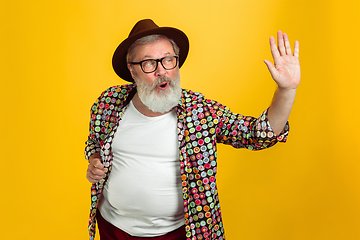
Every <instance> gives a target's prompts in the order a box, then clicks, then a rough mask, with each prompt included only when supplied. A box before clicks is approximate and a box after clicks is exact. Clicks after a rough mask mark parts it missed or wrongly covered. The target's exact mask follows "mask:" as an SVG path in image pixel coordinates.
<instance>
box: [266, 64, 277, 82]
mask: <svg viewBox="0 0 360 240" xmlns="http://www.w3.org/2000/svg"><path fill="white" fill-rule="evenodd" d="M264 63H265V64H266V66H267V68H268V69H269V72H270V74H271V76H272V77H273V78H274V76H275V75H276V72H277V69H276V68H275V66H274V64H272V62H270V61H269V60H264Z"/></svg>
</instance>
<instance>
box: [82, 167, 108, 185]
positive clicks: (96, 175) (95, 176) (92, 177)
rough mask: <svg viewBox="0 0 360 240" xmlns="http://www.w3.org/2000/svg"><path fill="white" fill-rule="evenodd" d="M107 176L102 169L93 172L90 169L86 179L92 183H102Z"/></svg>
mask: <svg viewBox="0 0 360 240" xmlns="http://www.w3.org/2000/svg"><path fill="white" fill-rule="evenodd" d="M105 176H106V175H105V172H104V171H103V170H100V169H96V171H92V170H91V169H90V168H88V170H87V172H86V178H87V179H88V180H89V181H90V182H92V183H94V182H98V181H100V180H101V179H103V178H105Z"/></svg>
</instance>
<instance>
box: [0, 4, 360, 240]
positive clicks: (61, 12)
mask: <svg viewBox="0 0 360 240" xmlns="http://www.w3.org/2000/svg"><path fill="white" fill-rule="evenodd" d="M359 10H360V5H359V2H358V1H352V0H342V1H339V0H338V1H336V0H326V1H325V0H323V1H313V0H312V1H310V0H303V1H285V0H255V1H245V0H234V1H229V0H228V1H226V0H223V1H219V0H218V1H214V0H207V1H203V0H191V1H190V0H183V1H170V0H167V1H162V0H157V1H142V0H138V1H129V0H128V1H120V0H86V1H85V0H51V1H45V0H43V1H40V0H33V1H25V0H18V1H17V0H13V1H10V0H8V1H5V0H1V3H0V22H1V23H0V24H1V25H0V26H1V29H0V45H1V46H0V79H1V87H0V89H1V115H0V119H1V120H0V121H1V122H0V126H1V133H0V134H1V148H2V150H1V152H2V154H1V174H0V179H1V180H2V181H1V182H2V184H1V185H2V186H1V188H0V189H1V195H0V198H1V200H0V201H1V202H0V205H1V208H2V209H1V217H0V218H1V220H0V238H1V239H4V240H12V239H36V240H38V239H54V240H56V239H75V240H78V239H87V236H88V232H87V222H88V214H89V207H90V184H89V183H88V182H87V180H86V178H85V172H86V168H87V162H86V160H84V156H83V149H84V142H85V140H86V138H87V130H88V121H89V109H90V106H91V104H92V103H93V101H94V100H95V99H96V98H97V97H98V95H99V94H100V92H101V91H103V90H104V89H105V88H107V87H109V86H112V85H117V84H124V83H126V82H125V81H123V80H121V79H119V78H118V77H117V76H116V75H115V73H114V72H113V70H112V67H111V57H112V53H113V51H114V49H115V48H116V47H117V45H118V44H119V43H120V42H121V41H122V40H123V39H124V38H125V37H126V36H127V35H128V33H129V31H130V29H131V28H132V26H133V25H134V24H135V22H136V21H137V20H139V19H142V18H152V19H153V20H154V21H155V22H156V23H157V24H158V25H160V26H173V27H177V28H180V29H182V30H183V31H184V32H185V33H186V34H187V35H188V37H189V39H190V52H189V56H188V59H187V61H186V63H185V65H184V66H183V68H182V69H181V75H182V85H183V87H184V88H190V89H192V90H194V91H200V92H203V93H205V94H206V96H207V97H208V98H212V99H215V100H218V101H220V102H221V103H223V104H225V105H228V106H230V107H231V109H232V110H233V111H236V112H240V113H242V114H245V115H255V116H257V115H259V114H260V113H261V112H262V111H263V110H264V109H265V108H266V107H267V106H268V105H269V104H270V102H271V98H272V95H273V92H274V90H275V84H274V83H273V81H272V79H271V77H270V74H269V73H268V71H267V68H266V66H265V64H264V63H263V62H262V61H263V60H264V59H271V55H270V51H269V46H268V38H269V37H270V36H271V35H275V34H276V31H277V30H279V29H281V30H283V31H284V32H287V33H288V34H289V36H290V39H291V42H292V44H293V42H294V41H295V40H299V41H300V62H301V66H302V82H301V85H300V87H299V89H298V95H297V99H296V103H295V105H294V109H293V112H292V115H291V117H290V124H291V125H290V128H291V131H290V136H289V139H288V143H286V144H279V145H277V146H276V147H274V148H272V149H268V150H265V151H260V152H250V151H246V150H234V149H232V148H231V147H228V146H221V147H219V174H218V184H219V193H220V201H221V205H222V212H223V217H224V224H225V230H226V237H227V239H229V240H236V239H243V240H257V239H266V240H267V239H274V240H295V239H296V240H297V239H299V240H300V239H301V240H303V239H309V240H318V239H351V240H352V239H360V217H359V216H360V189H359V186H360V177H359V174H360V170H359V169H360V162H359V160H360V150H359V149H360V148H359V142H360V141H359V137H360V122H359V118H360V113H359V89H360V78H359V63H360V61H359V56H360V50H359V49H360V48H359V38H360V33H359V29H360V26H359V22H360V21H359Z"/></svg>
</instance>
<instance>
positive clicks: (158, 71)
mask: <svg viewBox="0 0 360 240" xmlns="http://www.w3.org/2000/svg"><path fill="white" fill-rule="evenodd" d="M166 71H167V70H166V69H165V68H164V67H163V66H162V64H161V63H160V62H159V63H158V67H157V69H156V71H155V74H156V76H164V75H165V74H166Z"/></svg>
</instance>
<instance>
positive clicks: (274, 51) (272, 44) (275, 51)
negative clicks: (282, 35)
mask: <svg viewBox="0 0 360 240" xmlns="http://www.w3.org/2000/svg"><path fill="white" fill-rule="evenodd" d="M269 42H270V50H271V55H272V56H273V58H274V60H275V59H276V58H278V57H280V53H279V50H278V48H277V47H276V42H275V38H274V37H272V36H271V37H270V39H269Z"/></svg>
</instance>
